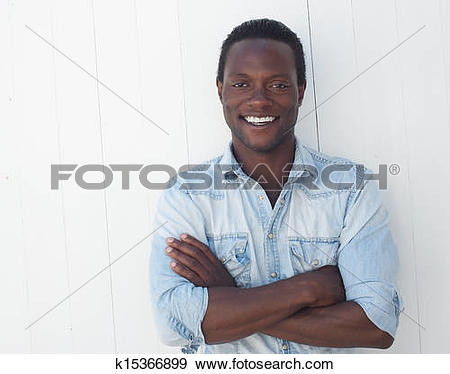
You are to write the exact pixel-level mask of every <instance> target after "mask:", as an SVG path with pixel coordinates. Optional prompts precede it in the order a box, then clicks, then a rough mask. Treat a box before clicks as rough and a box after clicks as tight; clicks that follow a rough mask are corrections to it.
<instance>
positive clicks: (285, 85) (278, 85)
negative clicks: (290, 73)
mask: <svg viewBox="0 0 450 374" xmlns="http://www.w3.org/2000/svg"><path fill="white" fill-rule="evenodd" d="M273 86H274V87H275V88H280V89H283V90H284V89H286V88H288V87H289V86H288V85H287V84H284V83H275V84H274V85H273Z"/></svg>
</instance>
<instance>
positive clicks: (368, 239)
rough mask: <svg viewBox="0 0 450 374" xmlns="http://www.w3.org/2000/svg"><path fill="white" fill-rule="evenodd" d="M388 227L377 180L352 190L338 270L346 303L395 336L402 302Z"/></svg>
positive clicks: (396, 257)
mask: <svg viewBox="0 0 450 374" xmlns="http://www.w3.org/2000/svg"><path fill="white" fill-rule="evenodd" d="M366 172H370V171H368V170H367V169H366ZM389 224H390V218H389V213H388V211H387V210H386V208H385V207H384V206H383V204H382V200H381V196H380V193H379V191H378V183H377V181H376V180H373V179H372V180H367V181H366V182H365V184H364V185H363V188H360V189H355V190H353V191H352V192H351V193H350V196H349V200H348V203H347V213H346V216H345V219H344V227H343V230H342V232H341V236H340V246H339V250H338V267H339V270H340V273H341V276H342V279H343V283H344V287H345V292H346V297H347V300H353V301H354V302H356V303H358V304H359V305H360V306H361V307H362V308H363V310H364V312H365V313H366V315H367V317H368V318H369V319H370V320H371V321H372V322H373V323H374V324H375V325H376V326H377V327H378V328H380V329H381V330H383V331H386V332H388V333H389V334H390V335H391V336H392V337H395V333H396V330H397V327H398V323H399V314H400V312H401V311H402V310H403V302H402V300H401V297H400V294H399V291H398V288H397V286H396V276H397V271H398V263H399V260H398V253H397V247H396V245H395V243H394V240H393V238H392V234H391V231H390V228H389Z"/></svg>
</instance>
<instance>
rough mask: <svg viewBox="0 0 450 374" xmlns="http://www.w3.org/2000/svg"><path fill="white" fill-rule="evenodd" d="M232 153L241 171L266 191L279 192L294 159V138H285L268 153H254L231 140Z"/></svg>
mask: <svg viewBox="0 0 450 374" xmlns="http://www.w3.org/2000/svg"><path fill="white" fill-rule="evenodd" d="M232 148H233V153H234V157H235V158H236V160H237V162H238V163H239V164H240V165H241V168H242V170H243V171H244V172H245V173H246V174H247V175H248V176H249V177H251V178H252V179H254V180H255V181H258V182H260V184H261V186H262V187H263V188H264V189H265V190H267V189H270V190H281V189H282V187H283V184H284V183H285V182H286V181H287V178H288V177H289V171H290V169H291V167H290V165H289V164H292V163H293V162H294V158H295V137H294V135H293V134H292V136H289V137H287V138H286V139H285V140H284V141H283V142H282V143H280V144H279V145H278V146H277V147H276V148H274V149H273V150H271V151H270V152H256V151H253V150H251V149H248V148H247V147H245V146H244V145H243V144H242V143H241V142H240V141H235V140H234V138H233V147H232Z"/></svg>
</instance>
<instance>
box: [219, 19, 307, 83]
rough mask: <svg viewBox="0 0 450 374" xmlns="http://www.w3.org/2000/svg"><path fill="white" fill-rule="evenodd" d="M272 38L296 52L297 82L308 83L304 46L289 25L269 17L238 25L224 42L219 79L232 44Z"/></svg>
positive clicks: (220, 58) (220, 79) (221, 76)
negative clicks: (247, 40) (245, 40)
mask: <svg viewBox="0 0 450 374" xmlns="http://www.w3.org/2000/svg"><path fill="white" fill-rule="evenodd" d="M256 38H264V39H272V40H277V41H281V42H284V43H286V44H287V45H289V46H290V47H291V49H292V51H293V52H294V58H295V66H296V70H297V83H298V86H299V87H300V86H301V85H303V83H306V76H305V55H304V53H303V46H302V43H301V41H300V39H299V38H298V36H297V34H295V33H294V32H293V31H292V30H291V29H290V28H289V27H287V26H286V25H285V24H283V23H281V22H279V21H276V20H273V19H268V18H260V19H252V20H250V21H246V22H243V23H241V24H240V25H239V26H236V27H235V28H234V29H233V30H232V31H231V33H230V34H228V36H227V38H226V39H225V40H224V41H223V43H222V49H221V52H220V57H219V67H218V69H217V80H218V81H220V82H223V74H224V70H225V62H226V59H227V55H228V51H229V50H230V48H231V46H232V45H233V44H234V43H236V42H239V41H241V40H244V39H256Z"/></svg>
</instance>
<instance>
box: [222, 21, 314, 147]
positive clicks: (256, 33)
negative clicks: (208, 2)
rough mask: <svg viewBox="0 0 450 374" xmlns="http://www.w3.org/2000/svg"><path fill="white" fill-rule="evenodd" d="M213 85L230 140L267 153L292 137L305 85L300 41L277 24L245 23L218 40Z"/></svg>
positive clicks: (289, 31)
mask: <svg viewBox="0 0 450 374" xmlns="http://www.w3.org/2000/svg"><path fill="white" fill-rule="evenodd" d="M216 84H217V88H218V93H219V98H220V101H221V102H222V105H223V112H224V116H225V120H226V122H227V124H228V126H229V127H230V130H231V132H232V135H233V142H241V143H242V145H244V146H245V147H246V148H248V149H251V150H254V151H257V152H270V151H271V150H272V149H274V148H275V147H277V146H278V145H279V144H280V143H282V142H283V140H285V139H286V137H289V136H292V137H293V131H294V125H295V123H296V121H297V114H298V108H299V107H300V105H301V103H302V100H303V94H304V90H305V88H306V79H305V62H304V55H303V47H302V44H301V42H300V40H299V39H298V37H297V35H296V34H295V33H294V32H292V31H291V30H290V29H289V28H288V27H287V26H285V25H284V24H282V23H281V22H278V21H274V20H269V19H258V20H251V21H247V22H244V23H242V24H241V25H239V26H237V27H236V28H234V29H233V31H232V32H231V33H230V34H229V35H228V37H227V38H226V39H225V41H224V42H223V44H222V50H221V54H220V59H219V67H218V71H217V79H216ZM261 121H263V122H261ZM262 123H263V125H262V126H261V124H262ZM258 125H260V126H258Z"/></svg>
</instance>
